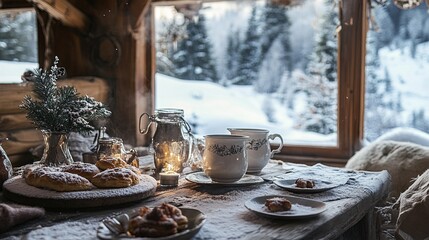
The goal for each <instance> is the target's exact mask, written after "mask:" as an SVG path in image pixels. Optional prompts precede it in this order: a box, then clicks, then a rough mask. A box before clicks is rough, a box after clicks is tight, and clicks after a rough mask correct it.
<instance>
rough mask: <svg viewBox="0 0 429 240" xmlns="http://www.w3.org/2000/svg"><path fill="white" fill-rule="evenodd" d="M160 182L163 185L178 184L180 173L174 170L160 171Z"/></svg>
mask: <svg viewBox="0 0 429 240" xmlns="http://www.w3.org/2000/svg"><path fill="white" fill-rule="evenodd" d="M159 183H160V184H161V186H177V185H178V184H179V174H178V173H176V172H173V171H167V172H162V173H159Z"/></svg>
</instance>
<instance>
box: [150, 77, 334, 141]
mask: <svg viewBox="0 0 429 240" xmlns="http://www.w3.org/2000/svg"><path fill="white" fill-rule="evenodd" d="M155 79H156V85H155V89H156V93H155V96H156V100H155V102H156V108H181V109H183V110H184V111H185V119H186V120H187V121H188V122H189V123H195V122H196V123H197V126H196V128H195V127H194V131H196V132H197V135H198V136H200V137H202V136H204V135H207V134H228V133H229V132H228V131H227V128H228V127H246V128H264V129H268V130H270V132H271V133H279V134H281V135H282V137H283V138H284V140H285V141H287V143H288V144H317V145H324V146H332V145H335V144H336V135H335V134H331V135H326V136H325V135H321V134H317V133H312V132H303V131H300V130H296V129H293V128H292V127H293V124H294V123H293V119H291V118H290V117H288V114H287V112H286V111H287V110H286V108H285V107H283V106H282V105H281V104H280V103H279V102H276V101H272V102H271V104H272V105H273V109H275V111H276V112H275V119H276V120H277V122H276V123H271V122H269V121H268V119H267V117H266V115H265V114H264V111H263V105H264V98H265V97H264V95H261V94H258V93H255V92H254V91H253V89H252V87H249V86H231V87H223V86H221V85H219V84H215V83H210V82H204V81H191V80H179V79H176V78H172V77H169V76H165V75H162V74H159V73H158V74H156V77H155Z"/></svg>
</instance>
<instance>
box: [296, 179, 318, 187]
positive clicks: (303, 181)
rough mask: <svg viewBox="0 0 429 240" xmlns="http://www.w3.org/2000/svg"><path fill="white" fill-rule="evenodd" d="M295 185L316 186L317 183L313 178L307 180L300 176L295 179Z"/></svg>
mask: <svg viewBox="0 0 429 240" xmlns="http://www.w3.org/2000/svg"><path fill="white" fill-rule="evenodd" d="M295 186H296V187H299V188H314V186H315V183H314V181H313V180H311V179H310V180H306V179H303V178H298V179H297V180H296V181H295Z"/></svg>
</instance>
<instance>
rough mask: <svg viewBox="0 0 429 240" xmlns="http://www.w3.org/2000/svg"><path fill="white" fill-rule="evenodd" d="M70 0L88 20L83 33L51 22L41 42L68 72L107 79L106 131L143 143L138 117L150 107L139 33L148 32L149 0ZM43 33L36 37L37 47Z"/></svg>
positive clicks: (146, 50)
mask: <svg viewBox="0 0 429 240" xmlns="http://www.w3.org/2000/svg"><path fill="white" fill-rule="evenodd" d="M40 1H41V0H40ZM57 1H59V0H57ZM70 3H71V4H73V5H74V6H75V7H76V8H77V9H78V10H80V11H81V12H82V13H83V14H84V15H85V16H87V17H88V19H90V20H91V24H90V28H91V29H90V31H89V32H88V33H87V34H85V33H83V32H81V31H76V29H74V28H71V27H68V26H64V25H63V24H58V23H57V22H56V23H55V22H54V23H53V24H52V26H51V27H52V29H51V34H50V35H48V36H49V37H50V38H52V39H51V41H49V42H50V44H49V46H47V47H49V48H51V49H50V50H51V51H52V54H51V55H52V57H53V56H58V57H59V58H60V66H64V67H65V68H66V69H67V74H68V77H73V76H82V75H84V76H97V77H101V78H104V79H107V80H108V81H109V85H110V87H111V92H112V99H113V100H112V101H111V102H109V103H108V106H109V108H110V109H111V110H112V112H113V114H112V117H111V123H110V124H109V126H108V133H109V134H110V135H112V136H116V137H120V138H123V139H124V141H125V142H126V143H129V144H132V145H137V146H141V145H146V144H147V143H148V140H149V136H144V135H142V134H140V133H139V129H138V125H139V123H138V120H139V116H140V114H142V113H143V112H148V113H150V112H152V111H153V94H152V93H153V75H154V72H153V60H152V59H151V56H152V54H150V51H152V48H151V46H150V42H147V41H146V36H145V35H146V34H152V33H151V31H152V30H151V27H150V26H148V24H150V21H147V19H146V18H147V16H150V15H149V14H150V1H149V0H142V1H120V0H95V1H91V2H87V1H77V0H74V1H72V0H70ZM44 18H45V19H46V18H47V17H46V16H45V17H44ZM44 38H46V36H40V39H39V51H42V52H43V51H44V48H45V46H43V43H44V42H45V41H44ZM39 56H40V57H41V59H39V62H41V63H43V62H44V60H45V59H44V56H43V55H39ZM145 65H147V66H150V67H149V68H147V67H145ZM146 69H150V70H146Z"/></svg>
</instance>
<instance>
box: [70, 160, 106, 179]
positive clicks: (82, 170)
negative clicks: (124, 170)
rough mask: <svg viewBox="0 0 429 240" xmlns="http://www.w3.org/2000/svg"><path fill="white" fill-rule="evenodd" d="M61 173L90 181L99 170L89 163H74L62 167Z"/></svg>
mask: <svg viewBox="0 0 429 240" xmlns="http://www.w3.org/2000/svg"><path fill="white" fill-rule="evenodd" d="M62 171H63V172H68V173H74V174H77V175H79V176H81V177H84V178H86V179H88V180H91V179H92V177H94V175H95V174H97V173H99V172H100V170H99V169H98V168H97V167H96V166H95V165H94V164H91V163H83V162H75V163H72V164H70V165H65V166H64V167H62Z"/></svg>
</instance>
